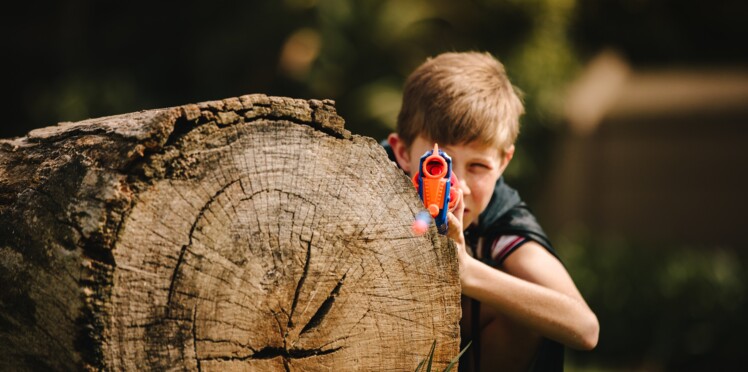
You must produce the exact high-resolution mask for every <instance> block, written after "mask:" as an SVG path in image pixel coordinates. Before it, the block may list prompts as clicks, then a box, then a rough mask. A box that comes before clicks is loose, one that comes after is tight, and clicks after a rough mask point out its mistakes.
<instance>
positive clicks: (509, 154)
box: [500, 145, 514, 174]
mask: <svg viewBox="0 0 748 372" xmlns="http://www.w3.org/2000/svg"><path fill="white" fill-rule="evenodd" d="M513 157H514V145H511V146H509V147H507V148H506V149H505V150H504V151H503V153H502V154H501V166H500V168H501V173H502V174H503V173H504V170H505V169H506V167H507V166H508V165H509V162H510V161H511V160H512V158H513Z"/></svg>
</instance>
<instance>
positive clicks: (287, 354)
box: [199, 346, 343, 362]
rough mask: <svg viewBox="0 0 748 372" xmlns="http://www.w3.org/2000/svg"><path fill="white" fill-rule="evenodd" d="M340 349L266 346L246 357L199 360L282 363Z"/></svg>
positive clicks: (203, 359)
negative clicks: (276, 360)
mask: <svg viewBox="0 0 748 372" xmlns="http://www.w3.org/2000/svg"><path fill="white" fill-rule="evenodd" d="M342 348H343V347H342V346H338V347H335V348H332V349H325V350H323V349H291V350H287V349H286V348H283V347H276V346H266V347H264V348H262V349H260V350H257V351H255V352H254V353H252V354H250V355H246V356H215V357H209V358H202V359H199V360H202V361H214V360H220V361H244V360H252V359H273V358H278V357H281V358H283V359H284V362H285V361H287V360H289V359H304V358H310V357H314V356H319V355H328V354H332V353H334V352H336V351H338V350H340V349H342Z"/></svg>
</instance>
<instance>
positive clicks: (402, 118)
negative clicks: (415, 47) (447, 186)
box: [397, 52, 525, 151]
mask: <svg viewBox="0 0 748 372" xmlns="http://www.w3.org/2000/svg"><path fill="white" fill-rule="evenodd" d="M524 111H525V110H524V107H523V105H522V100H521V99H520V93H519V92H518V91H517V89H516V88H515V87H514V86H513V85H512V83H511V82H510V81H509V77H508V76H507V74H506V71H505V69H504V66H503V65H502V64H501V62H499V61H498V60H497V59H496V58H494V57H493V56H491V55H490V54H488V53H478V52H463V53H443V54H440V55H438V56H436V57H434V58H429V59H427V60H426V62H424V63H423V64H421V66H419V67H418V68H417V69H416V70H415V71H413V73H411V74H410V76H409V77H408V79H407V80H406V82H405V88H404V92H403V103H402V108H401V109H400V114H399V115H398V118H397V133H398V135H399V137H400V138H401V139H402V140H403V141H404V143H405V145H406V146H410V145H411V144H412V143H413V141H414V140H415V139H416V137H418V136H419V135H422V136H424V137H426V138H427V139H430V140H432V141H435V142H437V143H440V144H443V145H452V144H464V143H470V142H473V141H479V142H480V143H481V144H485V145H494V146H497V147H499V148H500V149H501V150H502V151H503V150H506V149H507V148H509V146H511V145H512V144H514V141H516V139H517V135H518V134H519V117H520V116H521V115H522V114H523V113H524Z"/></svg>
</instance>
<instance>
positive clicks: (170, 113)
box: [0, 95, 461, 371]
mask: <svg viewBox="0 0 748 372" xmlns="http://www.w3.org/2000/svg"><path fill="white" fill-rule="evenodd" d="M419 208H420V203H419V201H418V199H417V197H416V194H415V191H414V190H413V186H412V185H411V184H410V181H409V180H408V179H407V177H406V176H404V175H403V174H402V172H401V171H400V170H398V169H397V168H396V167H395V166H394V165H393V164H392V163H391V162H390V161H388V160H387V157H386V155H385V153H384V151H383V149H382V148H381V147H379V145H378V144H377V143H376V141H374V140H372V139H370V138H365V137H358V136H352V135H351V134H350V133H349V132H348V131H346V130H344V129H343V119H341V118H340V117H339V116H338V115H337V114H336V113H335V109H334V107H333V103H332V102H331V101H316V100H310V101H304V100H294V99H289V98H278V97H267V96H264V95H251V96H243V97H239V98H232V99H226V100H222V101H214V102H207V103H202V104H197V105H185V106H181V107H175V108H167V109H159V110H149V111H141V112H137V113H131V114H126V115H119V116H111V117H105V118H98V119H91V120H86V121H81V122H77V123H63V124H60V125H58V126H55V127H49V128H44V129H39V130H35V131H32V132H31V133H29V135H28V136H27V137H23V138H19V139H12V140H2V141H0V288H2V289H1V290H0V345H2V348H1V350H0V369H2V370H42V369H45V370H46V369H55V370H60V369H63V370H69V369H72V370H75V369H81V368H85V369H106V370H132V371H136V370H142V369H147V370H154V369H155V370H163V369H190V370H225V369H229V370H235V369H249V370H280V371H283V370H350V369H360V370H372V369H386V370H405V371H412V370H414V369H415V367H416V366H417V365H418V363H419V362H420V361H421V360H423V359H424V358H425V357H426V356H427V355H428V353H429V350H430V347H431V345H432V342H434V341H436V352H435V363H436V365H437V366H438V367H442V368H443V367H444V366H446V364H447V363H448V362H449V360H450V359H452V358H453V357H454V356H455V355H456V354H457V352H458V345H459V324H458V323H459V319H460V315H461V314H460V307H459V304H460V288H459V279H458V275H457V264H456V255H455V253H454V248H453V245H452V244H451V243H448V241H447V240H446V239H445V238H443V237H441V236H439V235H437V234H436V231H435V228H433V227H432V228H431V230H430V231H429V233H427V234H426V235H424V236H421V237H416V236H413V235H412V233H411V232H410V224H411V221H412V220H413V216H414V214H415V213H416V212H417V211H418V210H419Z"/></svg>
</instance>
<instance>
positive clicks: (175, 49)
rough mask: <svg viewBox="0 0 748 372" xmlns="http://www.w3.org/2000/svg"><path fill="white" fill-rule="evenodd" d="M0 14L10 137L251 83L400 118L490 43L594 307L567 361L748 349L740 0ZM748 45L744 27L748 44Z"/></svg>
mask: <svg viewBox="0 0 748 372" xmlns="http://www.w3.org/2000/svg"><path fill="white" fill-rule="evenodd" d="M14 8H15V10H13V11H10V10H6V11H5V12H3V14H2V15H0V19H2V23H1V24H0V27H2V31H3V35H4V36H3V38H2V51H3V53H2V55H3V58H2V59H3V64H4V65H5V66H6V72H7V73H6V74H5V75H4V77H3V81H4V84H3V87H4V90H5V92H6V93H5V94H6V98H5V99H4V101H5V104H4V109H3V121H2V126H0V137H2V138H8V137H14V136H22V135H24V134H25V133H27V132H28V131H29V130H31V129H34V128H38V127H45V126H50V125H55V124H56V123H58V122H63V121H78V120H83V119H86V118H92V117H100V116H108V115H115V114H123V113H128V112H133V111H138V110H144V109H152V108H163V107H170V106H177V105H182V104H187V103H196V102H202V101H207V100H214V99H222V98H227V97H234V96H239V95H243V94H250V93H265V94H268V95H281V96H289V97H295V98H318V99H323V98H329V99H333V100H335V101H336V102H337V108H338V111H339V113H340V114H341V115H342V116H343V117H344V118H345V119H346V127H347V128H348V129H349V130H351V131H352V132H354V133H356V134H360V135H365V136H371V137H374V138H375V139H377V140H379V139H382V138H384V137H385V136H386V135H387V134H388V133H389V132H390V131H392V130H393V129H394V123H395V118H396V115H397V112H398V109H399V106H400V98H401V88H402V84H403V81H404V79H405V77H406V76H407V75H408V73H409V72H410V71H412V70H413V69H414V68H415V67H416V66H417V65H418V64H420V63H421V62H423V61H424V59H425V58H427V57H429V56H433V55H435V54H438V53H440V52H444V51H465V50H478V51H487V52H490V53H492V54H493V55H495V56H496V57H498V58H499V59H500V60H501V61H503V62H504V64H505V65H506V67H507V70H508V72H509V75H510V76H511V78H512V80H513V82H514V84H515V85H517V86H518V87H519V88H520V89H521V90H522V91H523V92H524V100H525V104H526V107H527V114H526V115H525V116H524V118H523V127H522V132H521V134H520V138H519V143H518V152H517V154H516V155H515V158H514V160H513V162H512V164H511V165H510V166H509V168H508V170H507V173H506V177H507V178H508V181H509V182H510V184H512V185H514V186H515V187H516V188H518V189H519V190H520V192H521V193H522V195H523V197H524V198H525V199H526V200H528V202H529V203H530V205H531V206H534V208H535V211H536V212H537V214H538V216H539V218H540V221H541V223H542V224H543V225H544V226H545V227H546V230H548V232H549V234H550V236H551V239H552V240H553V241H554V243H555V245H556V246H557V248H558V250H559V252H560V255H561V256H562V258H563V259H564V262H565V264H566V265H567V266H568V268H569V270H570V272H571V274H572V276H573V277H574V278H575V280H576V281H577V283H578V286H579V288H580V290H581V292H582V293H583V294H584V296H585V297H586V298H587V300H588V302H589V303H590V305H591V307H592V308H593V310H595V312H596V313H597V314H598V316H599V318H600V322H601V327H602V330H601V338H600V343H599V345H598V347H597V348H596V349H595V350H594V351H592V352H573V351H571V352H569V353H568V354H567V355H568V357H567V362H566V365H567V370H570V371H622V370H626V371H628V370H637V371H639V370H641V371H703V370H734V369H739V368H738V367H737V366H743V365H745V364H746V363H747V362H748V357H746V356H745V355H746V353H745V352H744V350H743V348H742V346H741V344H742V343H741V342H739V340H740V339H741V338H742V336H743V334H745V333H746V332H748V321H747V320H746V317H745V314H748V306H747V305H748V304H747V303H746V301H747V299H746V294H747V293H746V288H745V287H746V285H748V284H747V283H748V274H747V273H746V272H747V270H746V269H747V268H748V249H747V248H748V247H746V244H745V242H744V237H745V231H744V230H743V229H744V228H748V224H746V222H745V221H748V219H746V218H745V217H743V213H746V212H748V198H746V196H745V192H746V190H748V175H747V173H748V172H747V171H748V155H746V153H747V152H746V148H747V147H748V105H747V104H746V103H748V48H746V46H745V45H746V44H745V43H746V42H745V40H748V26H746V24H747V22H746V21H745V19H746V17H747V16H748V3H746V2H744V1H738V0H726V1H715V2H706V1H696V0H680V1H676V0H661V1H655V0H609V1H593V0H537V1H531V0H504V1H499V0H472V1H459V2H458V1H449V0H431V1H427V0H407V1H406V0H400V1H396V0H379V1H374V0H283V1H253V2H249V1H244V2H240V1H223V0H221V1H211V2H198V1H181V2H157V1H150V2H145V1H128V2H113V1H93V0H76V1H26V2H21V3H16V4H15V5H14ZM741 45H742V46H741Z"/></svg>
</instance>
